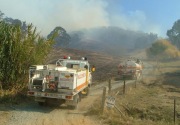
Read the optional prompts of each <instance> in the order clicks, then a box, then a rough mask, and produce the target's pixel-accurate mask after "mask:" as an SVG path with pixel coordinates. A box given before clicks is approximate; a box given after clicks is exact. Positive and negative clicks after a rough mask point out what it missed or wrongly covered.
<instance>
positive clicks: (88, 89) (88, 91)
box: [84, 86, 90, 96]
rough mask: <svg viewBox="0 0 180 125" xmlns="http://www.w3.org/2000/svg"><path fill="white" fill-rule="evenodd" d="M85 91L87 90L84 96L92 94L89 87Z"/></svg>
mask: <svg viewBox="0 0 180 125" xmlns="http://www.w3.org/2000/svg"><path fill="white" fill-rule="evenodd" d="M84 90H85V94H84V95H85V96H88V95H89V94H90V87H89V86H88V87H86V88H85V89H84Z"/></svg>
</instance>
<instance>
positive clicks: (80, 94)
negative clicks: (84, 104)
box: [78, 92, 82, 102]
mask: <svg viewBox="0 0 180 125" xmlns="http://www.w3.org/2000/svg"><path fill="white" fill-rule="evenodd" d="M78 95H79V102H81V99H82V93H81V92H79V93H78Z"/></svg>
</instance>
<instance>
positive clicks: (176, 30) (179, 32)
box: [167, 19, 180, 49]
mask: <svg viewBox="0 0 180 125" xmlns="http://www.w3.org/2000/svg"><path fill="white" fill-rule="evenodd" d="M167 36H168V37H169V40H170V41H171V42H172V44H174V45H175V46H177V47H178V49H180V19H179V20H177V21H176V22H175V23H174V25H173V26H172V29H170V30H168V31H167Z"/></svg>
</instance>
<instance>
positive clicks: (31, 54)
mask: <svg viewBox="0 0 180 125" xmlns="http://www.w3.org/2000/svg"><path fill="white" fill-rule="evenodd" d="M52 44H53V37H51V38H50V39H48V40H47V39H44V38H43V37H41V36H40V35H39V34H38V33H37V32H36V28H33V26H32V25H28V26H27V28H26V29H25V30H22V29H21V26H20V25H18V24H17V25H14V24H10V23H7V22H5V21H4V20H2V19H1V20H0V83H1V85H2V87H3V88H4V89H8V88H10V87H12V86H14V85H16V84H24V83H27V76H28V69H29V66H30V65H32V64H43V62H44V60H45V58H46V56H47V54H48V53H49V51H50V49H51V47H52Z"/></svg>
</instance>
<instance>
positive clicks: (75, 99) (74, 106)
mask: <svg viewBox="0 0 180 125" xmlns="http://www.w3.org/2000/svg"><path fill="white" fill-rule="evenodd" d="M78 103H79V95H78V94H76V95H75V96H74V97H73V105H68V108H71V109H77V108H78Z"/></svg>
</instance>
